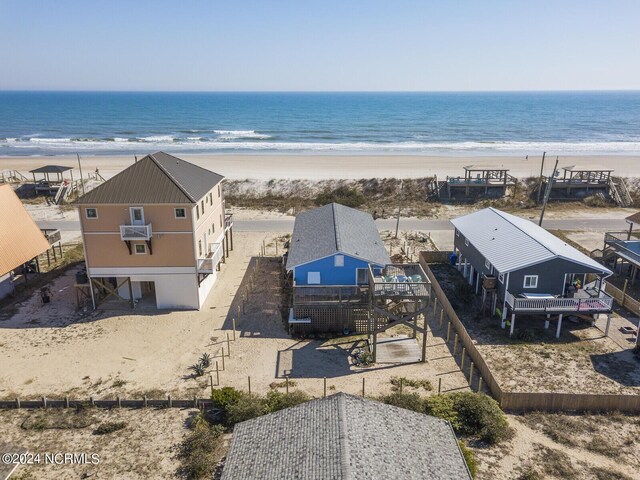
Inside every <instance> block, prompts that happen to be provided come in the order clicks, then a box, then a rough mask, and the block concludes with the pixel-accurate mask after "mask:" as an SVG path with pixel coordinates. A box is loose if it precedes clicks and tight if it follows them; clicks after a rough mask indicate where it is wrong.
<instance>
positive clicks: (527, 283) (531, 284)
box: [522, 275, 538, 288]
mask: <svg viewBox="0 0 640 480" xmlns="http://www.w3.org/2000/svg"><path fill="white" fill-rule="evenodd" d="M522 287H523V288H538V275H525V276H524V285H523V286H522Z"/></svg>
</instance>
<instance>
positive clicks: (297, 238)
mask: <svg viewBox="0 0 640 480" xmlns="http://www.w3.org/2000/svg"><path fill="white" fill-rule="evenodd" d="M289 245H290V247H289V256H288V258H287V270H291V269H292V268H294V267H297V266H298V265H302V264H305V263H308V262H312V261H314V260H318V259H319V258H324V257H327V256H329V255H333V254H335V253H344V254H345V255H351V256H353V257H357V258H361V259H363V260H365V261H367V262H370V263H375V264H379V265H385V264H387V263H391V260H390V259H389V254H388V253H387V250H386V249H385V247H384V243H383V242H382V239H381V238H380V233H379V232H378V229H377V228H376V224H375V222H374V221H373V217H372V216H371V215H370V214H368V213H366V212H362V211H360V210H356V209H355V208H349V207H345V206H344V205H340V204H339V203H330V204H328V205H324V206H322V207H318V208H314V209H313V210H309V211H307V212H303V213H301V214H299V215H298V216H297V217H296V221H295V225H294V227H293V235H292V236H291V241H290V242H289Z"/></svg>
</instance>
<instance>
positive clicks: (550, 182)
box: [538, 157, 558, 226]
mask: <svg viewBox="0 0 640 480" xmlns="http://www.w3.org/2000/svg"><path fill="white" fill-rule="evenodd" d="M557 168H558V157H556V164H555V165H554V167H553V172H551V175H550V176H549V178H548V179H547V191H546V192H544V201H543V202H542V211H541V212H540V221H539V222H538V225H539V226H542V219H543V218H544V211H545V209H546V208H547V202H548V201H549V197H550V196H551V189H552V188H553V182H554V180H555V179H556V169H557ZM541 185H542V184H541Z"/></svg>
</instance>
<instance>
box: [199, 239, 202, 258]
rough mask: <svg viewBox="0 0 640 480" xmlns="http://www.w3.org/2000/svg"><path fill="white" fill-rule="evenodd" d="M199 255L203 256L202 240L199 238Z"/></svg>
mask: <svg viewBox="0 0 640 480" xmlns="http://www.w3.org/2000/svg"><path fill="white" fill-rule="evenodd" d="M198 255H200V256H201V257H202V240H198Z"/></svg>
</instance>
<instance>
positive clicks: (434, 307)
mask: <svg viewBox="0 0 640 480" xmlns="http://www.w3.org/2000/svg"><path fill="white" fill-rule="evenodd" d="M437 308H438V297H433V314H434V315H435V314H436V309H437Z"/></svg>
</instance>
